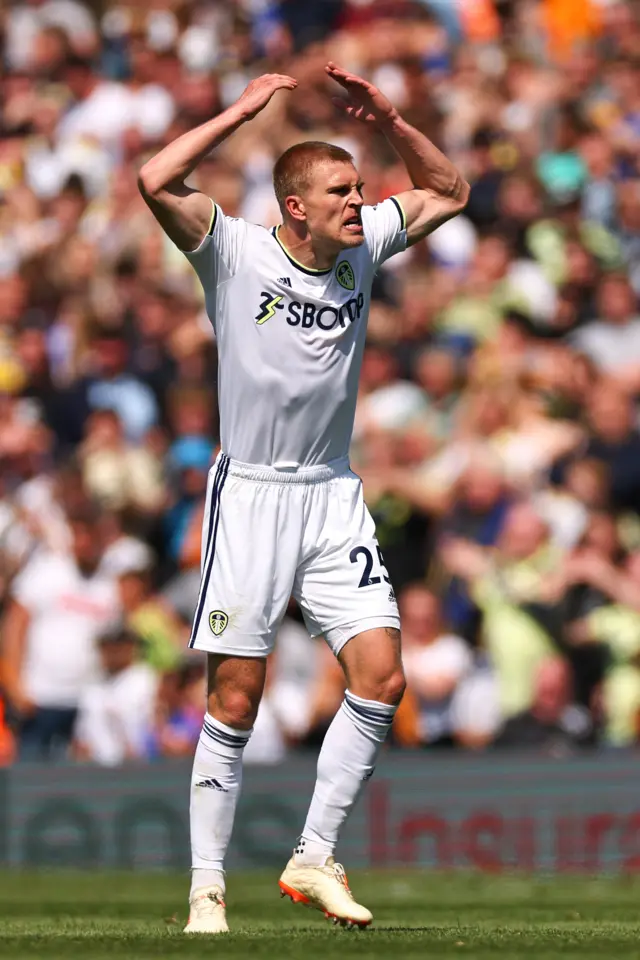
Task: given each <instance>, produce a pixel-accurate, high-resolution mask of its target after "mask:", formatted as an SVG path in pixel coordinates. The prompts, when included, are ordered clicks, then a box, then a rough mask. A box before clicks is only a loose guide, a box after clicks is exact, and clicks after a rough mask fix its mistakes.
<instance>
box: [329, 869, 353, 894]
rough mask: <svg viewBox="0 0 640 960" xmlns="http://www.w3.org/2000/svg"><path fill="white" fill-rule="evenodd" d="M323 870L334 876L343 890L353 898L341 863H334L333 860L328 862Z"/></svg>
mask: <svg viewBox="0 0 640 960" xmlns="http://www.w3.org/2000/svg"><path fill="white" fill-rule="evenodd" d="M325 870H326V871H327V873H328V874H329V875H330V876H332V877H334V878H335V879H336V880H337V881H338V883H340V884H341V885H342V886H343V887H344V889H345V891H346V892H347V893H348V894H349V896H350V897H351V899H352V900H353V894H352V893H351V890H350V889H349V881H348V880H347V874H346V871H345V869H344V867H343V866H342V864H341V863H336V862H335V861H334V862H333V863H331V862H328V863H327V864H326V865H325Z"/></svg>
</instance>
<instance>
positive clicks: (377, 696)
mask: <svg viewBox="0 0 640 960" xmlns="http://www.w3.org/2000/svg"><path fill="white" fill-rule="evenodd" d="M406 685H407V684H406V681H405V678H404V671H403V669H402V667H401V666H397V667H394V668H393V669H392V670H390V671H389V672H388V673H385V674H381V675H379V676H377V677H368V678H367V679H366V680H365V682H364V683H362V684H358V685H356V684H354V685H353V686H350V689H351V692H352V693H355V694H356V696H359V697H363V699H365V700H376V701H377V702H378V703H386V704H389V706H393V707H396V706H397V705H398V704H399V703H400V701H401V700H402V697H403V695H404V691H405V687H406ZM354 687H356V689H354Z"/></svg>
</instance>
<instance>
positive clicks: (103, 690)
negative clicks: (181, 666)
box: [73, 626, 158, 767]
mask: <svg viewBox="0 0 640 960" xmlns="http://www.w3.org/2000/svg"><path fill="white" fill-rule="evenodd" d="M97 644H98V651H99V658H100V672H101V676H100V677H99V678H98V679H96V680H95V681H94V682H93V683H89V684H87V685H86V687H85V688H84V690H83V691H82V695H81V697H80V700H79V703H78V715H77V718H76V721H75V726H74V743H73V754H74V756H75V757H76V759H78V760H84V761H91V762H93V763H99V764H101V765H102V766H105V767H111V766H115V765H117V764H119V763H123V762H124V761H125V760H135V759H138V758H140V757H142V756H143V753H144V743H145V737H146V736H147V732H148V730H149V727H150V724H151V718H152V716H153V710H154V706H155V698H156V690H157V686H158V677H157V675H156V674H155V673H154V671H153V670H152V669H151V667H149V666H147V665H146V664H144V663H139V662H137V647H138V644H139V639H138V637H137V635H136V634H135V633H133V632H132V631H130V630H127V629H126V628H125V627H121V626H118V627H115V628H114V629H112V630H111V631H110V632H108V633H103V634H101V636H99V637H98V639H97Z"/></svg>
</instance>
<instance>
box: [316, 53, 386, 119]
mask: <svg viewBox="0 0 640 960" xmlns="http://www.w3.org/2000/svg"><path fill="white" fill-rule="evenodd" d="M325 70H326V71H327V73H328V74H329V76H330V77H331V79H332V80H335V81H336V83H339V84H340V86H341V87H343V88H344V89H345V90H346V91H347V94H348V96H347V97H346V98H344V97H332V98H331V99H332V101H333V103H334V105H335V106H336V107H338V108H339V109H340V110H342V111H343V113H346V114H347V115H348V116H350V117H354V119H356V120H360V121H361V122H362V123H376V124H379V125H381V124H384V123H389V122H390V121H392V120H395V119H396V117H397V116H398V111H397V110H396V108H395V107H394V106H393V104H392V103H391V101H390V100H387V98H386V97H385V96H384V94H382V93H380V91H379V90H378V88H377V87H374V85H373V84H372V83H369V82H368V81H367V80H363V79H362V77H358V76H356V74H355V73H347V71H346V70H343V69H342V67H338V66H337V65H336V64H335V63H333V62H332V61H329V63H328V64H327V66H326V67H325Z"/></svg>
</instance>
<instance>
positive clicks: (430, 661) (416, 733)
mask: <svg viewBox="0 0 640 960" xmlns="http://www.w3.org/2000/svg"><path fill="white" fill-rule="evenodd" d="M398 602H399V607H400V616H401V617H402V623H403V627H402V630H403V654H402V662H403V665H404V669H405V675H406V678H407V692H406V694H405V698H404V699H403V704H402V706H401V707H400V710H399V716H398V717H397V718H396V733H399V731H400V728H402V737H403V739H404V740H405V742H409V743H414V744H421V745H423V746H442V745H444V746H451V745H452V743H453V735H454V726H453V720H452V715H451V706H452V703H453V699H454V695H455V691H456V689H457V687H458V685H459V684H460V682H461V681H462V679H463V678H464V677H465V676H466V675H467V674H468V673H470V671H471V668H472V665H473V656H472V653H471V650H470V649H469V646H468V644H467V643H466V641H465V640H463V639H462V637H458V636H456V635H455V634H454V633H451V632H449V631H447V630H446V629H445V627H444V625H443V623H442V613H441V610H440V603H439V601H438V598H437V597H435V596H434V594H433V593H431V592H430V591H429V590H427V588H426V587H425V586H423V585H422V584H420V583H414V584H409V585H408V586H406V587H405V588H404V590H403V591H402V593H401V594H400V596H399V598H398ZM410 714H413V716H411V721H412V726H413V729H411V730H408V729H407V727H408V725H409V722H410V719H409V715H410Z"/></svg>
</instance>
